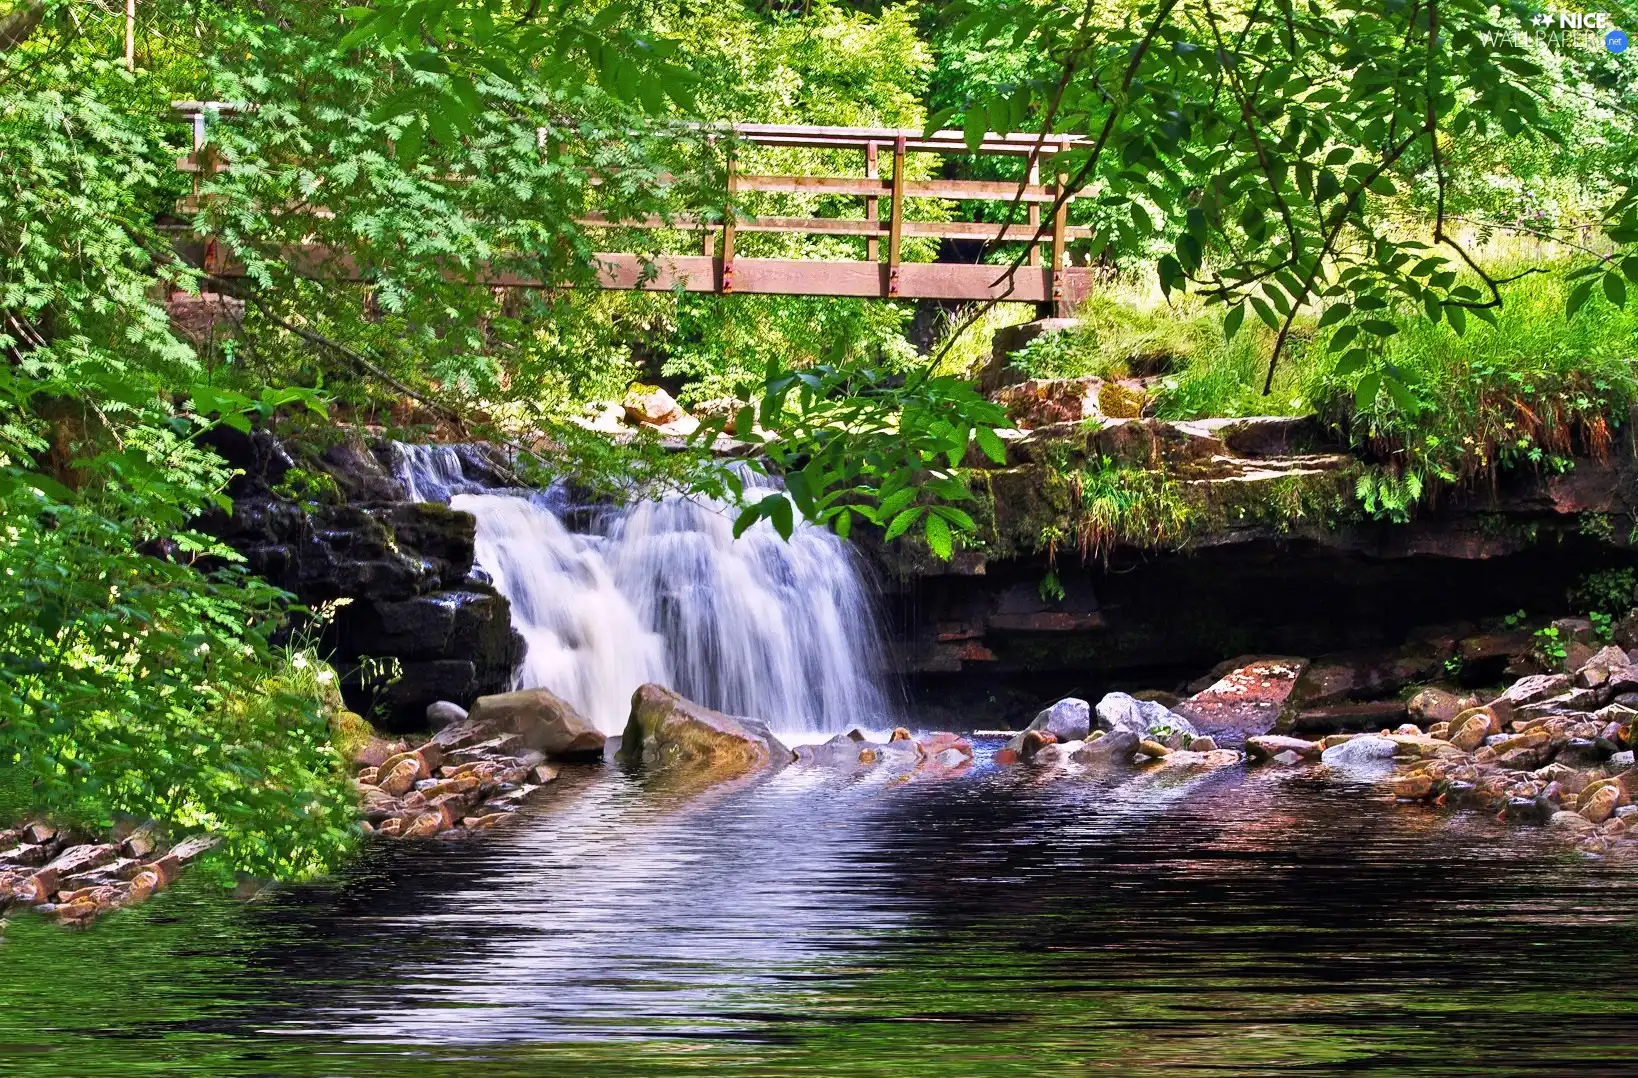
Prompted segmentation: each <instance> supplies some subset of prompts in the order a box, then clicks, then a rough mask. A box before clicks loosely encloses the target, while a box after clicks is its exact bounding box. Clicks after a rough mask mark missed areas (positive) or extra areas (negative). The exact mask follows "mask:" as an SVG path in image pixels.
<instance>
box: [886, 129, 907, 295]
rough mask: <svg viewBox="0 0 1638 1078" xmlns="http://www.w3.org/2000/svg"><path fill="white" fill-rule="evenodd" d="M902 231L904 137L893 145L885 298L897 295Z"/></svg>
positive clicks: (900, 137)
mask: <svg viewBox="0 0 1638 1078" xmlns="http://www.w3.org/2000/svg"><path fill="white" fill-rule="evenodd" d="M903 231H904V136H903V135H902V134H901V135H900V136H899V138H898V141H897V142H896V143H894V145H893V213H892V216H891V217H890V218H889V220H888V224H887V298H888V299H896V298H898V294H899V257H900V252H899V246H900V244H899V240H900V238H901V233H903Z"/></svg>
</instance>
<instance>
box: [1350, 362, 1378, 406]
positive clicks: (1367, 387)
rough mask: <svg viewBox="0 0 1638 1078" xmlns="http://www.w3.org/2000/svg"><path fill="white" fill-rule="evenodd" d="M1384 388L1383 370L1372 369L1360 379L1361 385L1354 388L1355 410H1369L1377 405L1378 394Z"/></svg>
mask: <svg viewBox="0 0 1638 1078" xmlns="http://www.w3.org/2000/svg"><path fill="white" fill-rule="evenodd" d="M1381 388H1382V372H1381V371H1372V372H1371V373H1370V374H1367V375H1366V376H1365V377H1363V378H1361V379H1360V380H1359V387H1358V388H1357V389H1355V390H1354V410H1355V411H1356V412H1368V411H1370V410H1371V409H1372V408H1373V407H1375V406H1376V394H1377V391H1378V390H1379V389H1381Z"/></svg>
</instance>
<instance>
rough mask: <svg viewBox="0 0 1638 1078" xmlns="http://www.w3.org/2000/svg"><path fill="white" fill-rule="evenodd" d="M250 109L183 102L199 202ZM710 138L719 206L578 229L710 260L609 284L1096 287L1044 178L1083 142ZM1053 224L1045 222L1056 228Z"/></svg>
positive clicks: (622, 270)
mask: <svg viewBox="0 0 1638 1078" xmlns="http://www.w3.org/2000/svg"><path fill="white" fill-rule="evenodd" d="M242 107H243V106H233V105H227V104H224V103H220V102H177V103H176V104H175V108H176V109H177V111H178V113H179V114H181V115H182V116H184V117H185V118H187V119H188V120H189V122H190V123H191V124H192V127H193V147H194V148H193V152H192V153H191V154H189V155H188V156H187V157H184V158H182V159H181V160H180V161H178V167H180V168H182V169H184V170H187V171H191V172H193V173H194V174H195V193H196V194H197V191H198V177H199V176H201V175H203V174H207V173H209V172H211V171H214V170H216V169H217V168H219V167H223V166H222V165H221V163H220V162H219V161H218V160H217V159H216V158H215V156H214V154H213V152H212V149H211V147H210V144H209V139H208V124H207V120H208V119H209V118H210V117H213V116H215V115H218V114H221V113H224V112H232V111H236V110H237V109H239V108H242ZM703 130H704V131H705V132H706V133H707V135H708V137H710V136H716V137H717V138H718V140H719V141H720V143H721V145H722V146H723V148H724V150H725V156H726V169H725V186H724V189H723V190H722V192H721V196H722V200H721V202H720V204H719V205H717V206H714V207H709V208H706V209H702V210H701V211H700V212H697V213H691V214H690V213H683V214H675V215H668V216H665V217H661V216H646V217H641V218H637V219H628V218H616V217H609V216H605V215H602V214H596V213H592V214H587V215H585V216H583V217H581V218H579V219H578V223H579V224H581V225H582V226H583V227H586V228H588V229H594V230H600V231H604V232H606V233H607V234H614V233H617V232H618V231H620V230H628V229H638V230H653V231H669V232H676V231H682V232H698V233H700V234H701V237H700V241H699V247H698V248H697V249H698V250H699V251H700V253H699V254H697V255H684V254H651V253H642V252H628V251H603V252H599V253H598V254H597V255H596V256H595V258H596V263H597V271H598V273H597V276H598V282H599V284H600V285H601V286H602V287H604V288H611V289H641V290H649V291H672V290H678V289H680V290H683V291H690V292H715V293H722V294H732V293H761V294H781V295H817V296H855V297H867V298H880V299H939V300H988V299H1005V300H1011V301H1017V302H1028V303H1037V304H1042V305H1046V304H1050V305H1051V306H1052V307H1053V308H1054V309H1055V311H1056V313H1060V314H1062V313H1066V312H1067V310H1068V308H1069V307H1071V306H1073V305H1074V304H1075V303H1078V302H1079V301H1080V300H1081V299H1082V298H1083V297H1084V295H1085V293H1086V290H1087V287H1088V286H1089V283H1090V271H1089V270H1087V269H1085V268H1084V267H1077V266H1071V265H1069V263H1068V257H1067V244H1068V243H1069V241H1071V240H1075V239H1083V238H1090V237H1091V235H1092V233H1093V230H1092V229H1090V228H1086V227H1084V226H1077V225H1071V224H1069V220H1068V216H1069V206H1070V204H1071V202H1072V201H1073V200H1074V194H1073V192H1071V191H1068V190H1066V189H1065V178H1064V176H1063V175H1062V174H1061V173H1060V172H1057V171H1056V170H1052V171H1053V176H1054V182H1052V183H1043V182H1042V180H1041V174H1042V172H1043V171H1046V170H1050V169H1051V166H1052V164H1053V162H1054V160H1055V159H1056V158H1057V157H1058V156H1059V155H1060V154H1062V153H1064V152H1066V151H1068V150H1070V149H1072V148H1073V147H1075V146H1076V145H1077V144H1078V140H1077V139H1075V138H1074V137H1072V136H1065V135H1035V134H1023V133H1016V134H995V133H990V134H986V135H985V136H984V137H983V139H982V140H981V141H980V142H979V143H978V145H977V146H976V148H975V147H972V146H969V145H968V143H967V141H966V138H965V136H964V135H963V133H961V132H959V131H935V132H932V133H924V132H922V131H920V130H915V129H908V128H906V129H899V128H873V127H808V126H796V125H782V124H734V125H731V126H723V127H720V128H717V127H707V128H703ZM744 146H770V147H793V148H802V149H814V150H823V151H832V150H841V151H852V152H857V153H859V154H861V155H862V164H863V169H862V171H863V175H861V176H829V175H824V176H821V175H806V174H763V173H754V172H743V171H741V170H740V168H739V165H738V156H739V155H738V154H737V153H736V150H737V149H738V148H739V147H744ZM911 154H937V155H961V156H968V155H975V154H976V155H979V156H985V155H1003V156H1009V157H1014V158H1022V159H1023V160H1024V162H1025V163H1026V166H1027V174H1026V175H1025V176H1024V177H1022V178H1020V179H1018V180H971V179H911V178H909V177H908V176H907V169H906V162H907V159H908V157H909V155H911ZM1043 166H1045V168H1044V167H1043ZM758 194H773V195H778V194H789V195H825V196H842V197H856V198H859V199H862V200H863V216H862V217H859V218H844V217H798V216H774V215H753V214H749V213H747V212H745V210H744V209H743V206H742V202H743V200H744V196H746V195H758ZM912 199H939V200H950V201H957V202H964V203H979V204H991V205H993V204H1002V205H1004V206H1005V207H1006V210H1005V212H1004V213H1003V214H1001V215H1000V216H1002V217H1003V218H1005V219H1004V220H1000V221H991V220H913V219H909V218H908V217H907V216H906V208H907V205H908V203H909V202H910V200H912ZM1043 216H1046V217H1047V218H1048V220H1047V223H1046V225H1045V227H1043V224H1042V221H1043ZM757 233H783V234H799V235H825V236H843V237H854V238H862V239H864V241H865V258H864V259H863V260H859V259H839V258H822V259H816V258H759V257H741V256H740V255H739V254H738V252H737V241H738V237H739V236H740V235H741V234H757ZM907 238H932V239H941V240H943V239H948V240H968V241H979V242H981V243H982V244H983V245H984V246H985V247H986V248H990V247H993V246H995V245H1001V244H1009V245H1016V244H1020V243H1023V244H1028V245H1029V249H1028V253H1027V256H1026V258H1025V259H1023V260H1022V264H1020V265H1018V266H1016V267H1014V266H1013V265H1011V262H1009V263H1008V264H1006V265H996V264H991V263H980V262H910V261H906V260H905V259H904V253H905V250H904V241H905V240H906V239H907ZM884 241H885V242H884ZM884 248H885V250H884ZM1014 249H1016V248H1014ZM1013 261H1017V260H1016V259H1014V260H1013ZM342 262H343V263H344V262H345V260H342ZM219 270H220V271H221V272H225V273H231V266H230V264H229V263H228V262H227V261H222V262H221V266H219ZM481 283H484V284H492V285H508V286H520V287H539V286H541V285H542V284H544V282H540V281H534V280H529V279H526V278H521V277H518V276H516V275H514V274H510V273H495V274H490V275H488V276H485V277H482V278H481Z"/></svg>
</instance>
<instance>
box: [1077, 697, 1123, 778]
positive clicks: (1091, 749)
mask: <svg viewBox="0 0 1638 1078" xmlns="http://www.w3.org/2000/svg"><path fill="white" fill-rule="evenodd" d="M1121 695H1124V694H1121ZM1127 699H1128V700H1130V699H1131V697H1129V696H1128V697H1127ZM1139 740H1140V739H1139V738H1138V735H1137V734H1134V733H1133V732H1132V731H1130V730H1111V731H1109V732H1108V733H1107V734H1104V735H1103V736H1102V737H1100V738H1098V739H1097V740H1096V741H1088V742H1086V743H1085V744H1084V745H1082V746H1081V747H1080V748H1078V749H1076V750H1075V751H1074V752H1073V753H1071V754H1070V757H1069V758H1070V759H1071V760H1073V761H1074V762H1075V763H1077V764H1081V765H1083V766H1086V767H1106V766H1109V765H1111V764H1129V763H1131V762H1132V757H1133V756H1136V755H1137V751H1138V743H1139Z"/></svg>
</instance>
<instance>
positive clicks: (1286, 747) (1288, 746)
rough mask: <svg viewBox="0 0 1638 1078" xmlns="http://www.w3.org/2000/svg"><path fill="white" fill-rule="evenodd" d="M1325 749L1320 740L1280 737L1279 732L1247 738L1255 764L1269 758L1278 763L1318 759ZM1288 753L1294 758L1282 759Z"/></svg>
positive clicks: (1252, 760) (1251, 758)
mask: <svg viewBox="0 0 1638 1078" xmlns="http://www.w3.org/2000/svg"><path fill="white" fill-rule="evenodd" d="M1356 740H1357V739H1356ZM1349 744H1353V742H1349ZM1323 751H1324V750H1323V749H1321V748H1320V745H1319V742H1317V741H1304V740H1303V739H1302V738H1300V737H1280V736H1279V735H1277V734H1264V735H1262V736H1260V737H1248V738H1246V757H1247V758H1248V759H1249V760H1250V761H1251V762H1252V763H1254V764H1258V763H1263V762H1265V761H1268V760H1273V761H1275V762H1277V763H1287V762H1289V763H1295V762H1296V761H1297V760H1318V759H1319V758H1320V754H1321V753H1322V752H1323ZM1286 753H1290V754H1291V755H1292V756H1293V757H1294V759H1293V760H1291V761H1282V760H1280V757H1281V756H1283V755H1285V754H1286Z"/></svg>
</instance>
